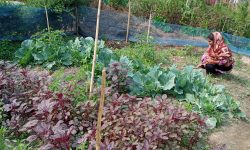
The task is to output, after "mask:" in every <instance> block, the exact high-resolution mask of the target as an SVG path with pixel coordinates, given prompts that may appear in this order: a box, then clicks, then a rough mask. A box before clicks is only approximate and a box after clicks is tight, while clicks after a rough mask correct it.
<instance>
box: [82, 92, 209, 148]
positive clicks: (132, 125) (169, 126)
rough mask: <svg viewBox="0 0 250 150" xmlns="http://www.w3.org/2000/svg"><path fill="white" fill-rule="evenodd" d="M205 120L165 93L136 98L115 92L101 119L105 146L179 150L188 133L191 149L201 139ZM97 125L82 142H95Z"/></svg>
mask: <svg viewBox="0 0 250 150" xmlns="http://www.w3.org/2000/svg"><path fill="white" fill-rule="evenodd" d="M204 126H205V124H204V120H202V119H201V118H200V117H199V116H198V115H197V114H195V113H190V112H187V111H185V110H184V109H183V108H181V107H177V106H175V105H173V104H171V103H170V101H169V100H168V99H167V96H166V95H163V96H162V97H157V98H156V100H155V101H153V100H152V99H151V98H143V99H141V98H137V97H134V96H130V95H127V94H124V95H119V94H117V93H116V94H114V95H113V96H112V98H111V99H110V100H108V102H107V103H106V105H105V107H104V116H103V122H102V139H103V141H102V148H103V149H116V148H118V149H164V148H170V149H176V148H180V147H181V146H183V144H182V142H183V140H184V137H186V136H188V139H189V140H188V145H186V146H187V148H188V149H192V147H193V145H194V144H195V143H196V142H197V141H198V139H199V137H200V135H201V133H202V130H203V129H204ZM95 132H96V128H95V124H93V127H92V128H91V127H90V128H89V129H88V133H87V134H85V135H84V136H83V137H82V138H80V139H79V141H78V142H79V143H81V142H84V141H85V142H86V141H90V145H89V146H90V147H89V149H93V148H94V144H95Z"/></svg>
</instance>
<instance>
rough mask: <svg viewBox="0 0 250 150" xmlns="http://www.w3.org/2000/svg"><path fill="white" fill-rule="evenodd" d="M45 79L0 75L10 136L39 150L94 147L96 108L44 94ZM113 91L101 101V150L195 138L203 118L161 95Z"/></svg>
mask: <svg viewBox="0 0 250 150" xmlns="http://www.w3.org/2000/svg"><path fill="white" fill-rule="evenodd" d="M49 78H50V75H49V73H47V72H34V71H28V70H20V69H18V68H15V67H14V68H11V69H5V71H4V72H1V74H0V91H1V93H0V99H3V101H4V103H5V104H4V109H5V112H6V113H7V118H6V121H5V125H6V127H8V128H9V130H10V131H11V132H13V133H14V134H15V135H16V136H18V135H20V134H21V133H28V135H29V136H28V137H27V141H29V142H34V141H39V143H41V144H40V149H43V150H46V149H70V148H71V147H76V146H77V144H80V143H81V142H84V141H86V142H88V143H89V149H91V148H93V146H94V143H95V131H96V128H95V127H96V120H97V110H98V109H97V108H98V104H96V103H94V102H93V101H87V102H85V103H79V104H78V105H74V103H73V99H72V97H70V95H68V94H64V93H53V92H51V91H49V90H48V83H49ZM118 92H119V91H116V93H114V94H112V96H109V97H107V100H106V104H105V106H104V116H103V124H102V139H103V140H102V147H103V148H105V149H117V148H118V149H163V148H166V147H168V148H172V149H175V148H178V147H181V146H183V145H182V142H183V140H184V137H188V145H185V147H187V148H189V149H191V148H192V146H193V145H194V144H195V143H196V142H197V140H198V139H199V137H200V134H201V131H202V129H203V127H204V120H202V119H201V118H200V117H199V116H198V115H196V114H194V113H190V112H187V111H185V110H184V109H183V108H181V107H177V106H175V105H173V104H172V103H171V102H170V101H169V100H168V99H167V97H166V95H164V96H162V97H157V98H156V99H155V100H152V99H151V98H137V97H134V96H130V95H128V94H122V95H121V94H120V93H118ZM112 93H113V92H112Z"/></svg>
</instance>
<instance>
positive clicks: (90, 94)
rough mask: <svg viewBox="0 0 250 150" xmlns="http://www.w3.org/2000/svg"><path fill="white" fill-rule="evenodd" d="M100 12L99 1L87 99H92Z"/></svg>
mask: <svg viewBox="0 0 250 150" xmlns="http://www.w3.org/2000/svg"><path fill="white" fill-rule="evenodd" d="M100 10H101V0H99V4H98V11H97V19H96V33H95V46H94V56H93V63H92V71H91V81H90V87H89V98H92V95H93V93H92V92H93V84H94V73H95V63H96V50H97V44H98V34H99V21H100Z"/></svg>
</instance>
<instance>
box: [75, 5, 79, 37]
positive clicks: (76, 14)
mask: <svg viewBox="0 0 250 150" xmlns="http://www.w3.org/2000/svg"><path fill="white" fill-rule="evenodd" d="M75 17H76V36H79V29H78V27H79V16H78V4H77V3H75Z"/></svg>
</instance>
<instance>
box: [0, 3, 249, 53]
mask: <svg viewBox="0 0 250 150" xmlns="http://www.w3.org/2000/svg"><path fill="white" fill-rule="evenodd" d="M96 14H97V10H96V9H95V8H88V7H79V9H78V18H79V24H78V29H79V33H80V35H82V36H91V37H95V27H96ZM75 20H76V17H75V16H73V13H70V12H63V13H61V14H58V13H55V12H53V11H51V10H49V22H50V26H51V27H52V28H53V29H63V30H64V31H67V32H68V33H75V31H76V30H75V24H76V23H75V22H76V21H75ZM46 27H47V24H46V17H45V10H44V8H33V7H27V6H23V5H4V6H0V40H4V39H7V40H24V39H27V38H29V37H30V36H31V35H32V34H34V33H36V32H38V31H41V30H42V29H45V28H46ZM126 28H127V14H125V13H117V12H114V11H112V10H103V11H101V16H100V33H99V37H100V38H103V39H109V40H125V36H126ZM147 28H148V20H147V19H145V18H142V17H141V18H139V17H134V16H132V17H131V22H130V33H129V40H130V41H137V40H138V37H139V36H138V35H141V34H144V33H146V32H147ZM210 32H212V30H208V29H202V28H194V27H189V26H181V25H175V24H168V23H163V22H159V21H153V22H152V27H151V32H150V36H152V37H153V39H154V42H155V43H158V44H162V45H176V46H183V45H191V46H199V47H207V46H208V44H207V40H206V37H207V35H209V33H210ZM223 36H224V38H225V40H226V42H227V43H228V45H229V47H230V48H231V49H232V51H234V52H237V53H241V54H246V55H249V56H250V39H248V38H244V37H239V36H234V35H231V34H227V33H223Z"/></svg>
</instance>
